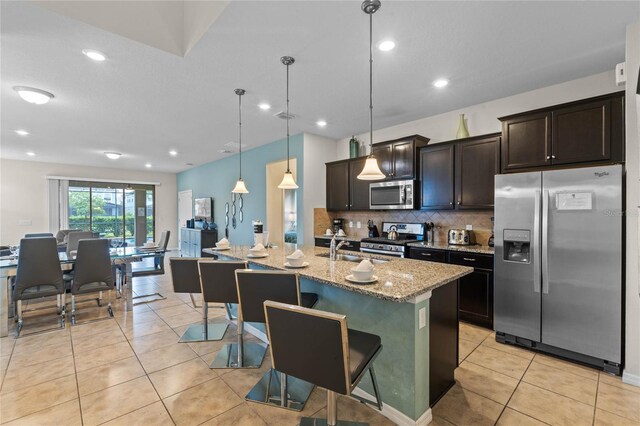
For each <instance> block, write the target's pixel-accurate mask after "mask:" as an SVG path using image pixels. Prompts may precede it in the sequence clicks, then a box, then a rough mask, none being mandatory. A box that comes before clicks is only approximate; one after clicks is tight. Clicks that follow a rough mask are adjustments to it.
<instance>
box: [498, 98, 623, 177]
mask: <svg viewBox="0 0 640 426" xmlns="http://www.w3.org/2000/svg"><path fill="white" fill-rule="evenodd" d="M500 121H502V147H501V156H502V171H503V172H510V171H525V170H544V169H548V168H554V167H566V166H568V165H578V166H580V165H585V166H586V165H590V164H611V163H621V162H624V92H618V93H612V94H609V95H604V96H598V97H595V98H589V99H583V100H580V101H576V102H570V103H566V104H562V105H555V106H552V107H548V108H542V109H539V110H535V111H529V112H524V113H520V114H515V115H511V116H508V117H502V118H500Z"/></svg>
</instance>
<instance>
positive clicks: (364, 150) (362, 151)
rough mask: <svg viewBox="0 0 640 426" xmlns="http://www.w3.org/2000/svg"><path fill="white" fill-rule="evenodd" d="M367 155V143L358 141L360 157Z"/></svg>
mask: <svg viewBox="0 0 640 426" xmlns="http://www.w3.org/2000/svg"><path fill="white" fill-rule="evenodd" d="M365 155H367V145H365V143H364V142H360V157H364V156H365Z"/></svg>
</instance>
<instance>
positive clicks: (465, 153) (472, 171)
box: [420, 133, 500, 210]
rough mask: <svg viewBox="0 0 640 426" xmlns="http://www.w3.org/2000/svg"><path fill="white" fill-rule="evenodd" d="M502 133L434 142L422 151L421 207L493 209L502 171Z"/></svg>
mask: <svg viewBox="0 0 640 426" xmlns="http://www.w3.org/2000/svg"><path fill="white" fill-rule="evenodd" d="M499 153H500V134H499V133H496V134H492V135H484V136H476V137H472V138H466V139H459V140H456V141H451V142H444V143H438V144H434V145H431V146H428V147H425V148H422V149H421V151H420V172H421V176H420V184H421V202H420V207H421V208H422V209H426V210H452V209H461V210H462V209H492V208H493V199H494V197H493V192H494V191H493V186H494V185H493V180H494V176H495V175H496V174H498V173H499V172H500V166H499V165H500V156H499Z"/></svg>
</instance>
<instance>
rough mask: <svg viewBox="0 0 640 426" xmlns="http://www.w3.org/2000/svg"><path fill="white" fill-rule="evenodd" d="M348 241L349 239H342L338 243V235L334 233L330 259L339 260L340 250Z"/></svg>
mask: <svg viewBox="0 0 640 426" xmlns="http://www.w3.org/2000/svg"><path fill="white" fill-rule="evenodd" d="M347 243H348V241H347V240H342V241H340V242H339V243H337V244H336V236H335V235H334V236H333V238H332V239H331V245H330V246H329V259H330V260H337V259H338V250H340V248H341V247H342V246H343V245H345V244H347Z"/></svg>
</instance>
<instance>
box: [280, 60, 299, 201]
mask: <svg viewBox="0 0 640 426" xmlns="http://www.w3.org/2000/svg"><path fill="white" fill-rule="evenodd" d="M295 61H296V60H295V59H293V58H292V57H291V56H283V57H282V58H280V62H282V64H283V65H284V66H286V67H287V171H286V172H284V176H283V177H282V182H280V185H278V188H280V189H298V185H297V184H296V180H295V179H294V178H293V173H291V169H290V168H289V118H290V117H291V116H290V115H289V65H292V64H293V63H294V62H295Z"/></svg>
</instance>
